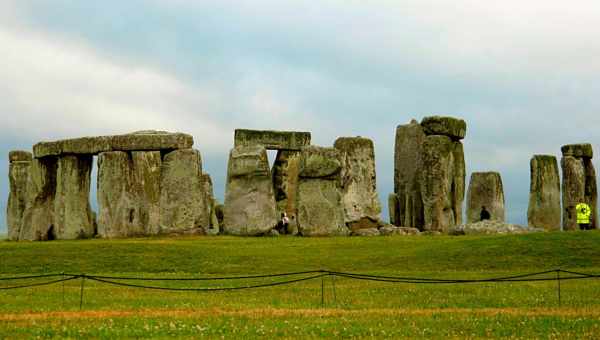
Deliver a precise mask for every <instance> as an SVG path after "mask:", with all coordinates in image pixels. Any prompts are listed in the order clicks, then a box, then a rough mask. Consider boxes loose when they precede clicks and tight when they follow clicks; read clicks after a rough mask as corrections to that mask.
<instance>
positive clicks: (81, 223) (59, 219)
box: [54, 155, 94, 240]
mask: <svg viewBox="0 0 600 340" xmlns="http://www.w3.org/2000/svg"><path fill="white" fill-rule="evenodd" d="M92 161H93V159H92V155H63V156H60V157H58V168H57V175H56V198H55V202H54V222H55V230H56V238H57V239H59V240H74V239H81V238H89V237H92V236H94V221H93V215H92V208H91V206H90V200H89V198H90V181H91V178H90V175H91V171H92Z"/></svg>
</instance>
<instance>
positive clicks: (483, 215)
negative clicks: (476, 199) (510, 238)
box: [480, 206, 492, 221]
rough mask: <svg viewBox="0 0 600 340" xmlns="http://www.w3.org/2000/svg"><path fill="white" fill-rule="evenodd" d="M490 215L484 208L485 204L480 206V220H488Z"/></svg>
mask: <svg viewBox="0 0 600 340" xmlns="http://www.w3.org/2000/svg"><path fill="white" fill-rule="evenodd" d="M491 217H492V216H491V215H490V212H489V211H487V209H485V206H482V207H481V214H480V221H486V220H489V219H490V218H491Z"/></svg>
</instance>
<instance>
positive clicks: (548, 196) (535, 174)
mask: <svg viewBox="0 0 600 340" xmlns="http://www.w3.org/2000/svg"><path fill="white" fill-rule="evenodd" d="M530 168H531V186H530V190H529V208H528V210H527V221H528V225H529V226H530V227H539V228H544V229H546V230H560V225H561V220H560V212H561V209H560V177H559V175H558V162H557V160H556V157H554V156H548V155H535V156H533V158H532V159H531V162H530Z"/></svg>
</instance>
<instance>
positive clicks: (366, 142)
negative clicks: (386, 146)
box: [334, 137, 381, 230]
mask: <svg viewBox="0 0 600 340" xmlns="http://www.w3.org/2000/svg"><path fill="white" fill-rule="evenodd" d="M334 148H336V149H338V150H339V151H340V153H341V155H342V170H341V176H342V203H343V205H344V213H345V214H344V219H345V222H346V224H347V225H349V226H350V225H351V229H352V230H355V229H356V228H374V227H375V228H376V227H378V226H381V222H380V218H379V215H380V214H381V204H380V203H379V196H378V194H377V184H376V173H375V148H374V146H373V142H372V141H371V140H370V139H367V138H361V137H342V138H338V139H337V140H336V141H335V143H334ZM369 222H374V223H369Z"/></svg>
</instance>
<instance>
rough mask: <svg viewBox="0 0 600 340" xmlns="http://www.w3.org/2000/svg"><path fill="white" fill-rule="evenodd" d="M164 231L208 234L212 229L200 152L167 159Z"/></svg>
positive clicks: (162, 212) (162, 211)
mask: <svg viewBox="0 0 600 340" xmlns="http://www.w3.org/2000/svg"><path fill="white" fill-rule="evenodd" d="M160 188H161V196H160V229H161V230H160V232H161V233H201V234H202V233H205V230H206V229H208V228H209V226H210V207H207V206H206V200H205V198H204V188H203V182H202V160H201V157H200V152H199V151H198V150H193V149H182V150H175V151H172V152H169V153H168V154H166V155H165V156H164V159H163V162H162V167H161V182H160Z"/></svg>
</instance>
